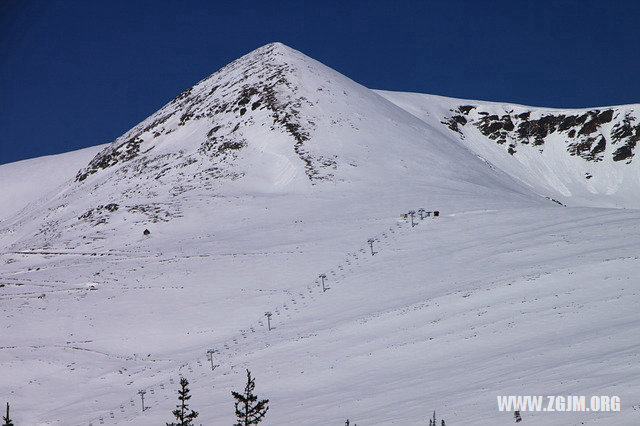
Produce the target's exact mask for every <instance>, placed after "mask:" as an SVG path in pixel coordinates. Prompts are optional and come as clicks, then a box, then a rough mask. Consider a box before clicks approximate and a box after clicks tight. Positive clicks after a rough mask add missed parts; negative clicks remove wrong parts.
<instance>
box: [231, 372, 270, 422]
mask: <svg viewBox="0 0 640 426" xmlns="http://www.w3.org/2000/svg"><path fill="white" fill-rule="evenodd" d="M255 387H256V381H255V379H253V378H252V377H251V372H250V371H249V370H247V385H246V386H245V388H244V393H238V392H231V395H233V397H234V398H235V400H236V403H235V405H236V417H237V418H238V423H236V424H234V425H233V426H249V425H257V424H258V423H260V422H261V421H262V419H263V418H264V416H265V414H267V411H268V410H269V407H268V406H267V404H268V403H269V400H268V399H263V400H260V401H258V397H257V396H256V395H254V394H253V390H254V389H255Z"/></svg>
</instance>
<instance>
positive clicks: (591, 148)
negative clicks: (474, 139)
mask: <svg viewBox="0 0 640 426" xmlns="http://www.w3.org/2000/svg"><path fill="white" fill-rule="evenodd" d="M450 112H451V114H450V115H449V116H447V117H446V118H445V119H444V120H443V121H442V123H443V124H445V125H447V127H449V128H450V129H451V130H453V131H455V132H457V133H459V134H460V135H461V137H464V133H463V132H462V130H461V128H462V127H464V126H475V127H476V128H477V129H478V130H479V131H480V132H481V133H482V134H483V135H484V136H486V137H487V138H489V139H491V140H493V141H495V142H496V143H497V144H500V145H504V146H505V149H507V151H508V152H509V154H512V155H513V154H515V153H516V152H517V151H518V149H519V148H520V147H521V146H522V145H530V146H535V147H537V149H538V150H539V151H543V150H544V147H545V143H548V141H549V136H550V135H553V134H555V135H557V136H558V137H560V138H561V139H562V141H563V142H564V144H565V145H566V151H567V153H568V154H569V155H572V156H578V157H580V158H582V159H584V160H585V161H594V162H597V161H602V160H603V159H604V158H605V151H607V152H608V155H609V156H610V157H611V158H612V159H613V161H623V162H625V163H626V164H630V163H631V161H632V159H633V156H634V151H635V147H636V144H637V143H638V141H639V140H640V121H639V120H638V114H637V111H635V110H634V109H632V108H629V107H616V108H603V109H593V110H588V111H580V112H576V113H552V112H545V111H536V110H535V109H525V108H513V109H507V110H505V111H504V113H502V114H495V112H494V111H487V110H484V109H483V108H482V107H481V106H476V105H461V106H459V107H458V108H456V109H452V110H450ZM607 148H609V149H607Z"/></svg>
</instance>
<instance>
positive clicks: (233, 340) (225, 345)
mask: <svg viewBox="0 0 640 426" xmlns="http://www.w3.org/2000/svg"><path fill="white" fill-rule="evenodd" d="M420 210H424V209H419V210H418V213H419V212H420ZM415 213H416V212H414V214H415ZM424 213H427V214H428V215H427V216H425V217H434V218H435V217H438V216H439V213H440V212H439V211H430V212H427V211H424ZM431 213H433V216H431ZM421 220H423V219H421ZM407 222H408V221H405V222H397V223H396V226H397V227H400V228H401V227H402V223H407ZM413 226H415V225H413ZM413 226H412V227H413ZM387 232H391V233H393V234H394V236H399V235H398V234H396V232H395V231H394V227H393V226H391V227H389V229H388V231H387ZM382 237H383V238H387V237H391V235H385V234H384V233H383V234H382ZM369 241H372V242H373V243H376V242H380V240H379V239H378V238H376V237H374V238H370V239H369V240H367V242H368V243H369ZM370 244H371V243H370ZM385 245H388V244H385ZM398 250H399V249H395V250H393V249H392V251H398ZM365 252H366V250H364V249H359V250H357V251H355V252H348V253H347V254H346V256H353V257H354V258H355V260H357V261H358V263H359V262H360V261H361V259H360V258H359V255H358V253H365ZM375 253H377V252H374V254H375ZM349 266H351V265H349ZM339 269H341V272H342V275H340V278H344V277H346V274H345V273H344V268H339ZM350 271H351V269H350ZM330 273H332V274H333V275H334V276H335V271H331V272H330ZM321 275H325V278H326V274H321ZM319 277H320V276H319ZM314 284H315V285H316V286H317V284H318V279H315V280H314ZM314 284H312V285H311V286H307V289H309V291H310V292H313V288H314ZM327 289H329V288H327ZM293 290H294V289H291V290H288V291H287V292H288V293H290V292H291V291H293ZM325 291H326V290H325ZM323 293H324V291H323ZM292 300H294V299H292ZM313 300H315V299H313ZM294 303H295V300H294ZM302 304H303V305H304V306H307V305H308V304H309V303H308V302H303V303H302ZM281 307H282V308H284V309H285V310H289V308H288V307H287V305H286V304H284V305H281V306H279V307H277V308H276V309H275V310H274V312H275V314H276V315H277V316H279V315H280V311H279V309H280V308H281ZM294 311H295V312H299V309H298V308H295V309H294ZM266 314H269V316H268V317H267V322H268V329H269V331H272V330H275V327H271V324H270V319H271V317H272V316H273V313H272V312H270V311H269V312H267V313H265V316H266ZM287 318H291V316H290V315H287ZM254 324H257V325H254V326H251V327H249V329H250V330H251V332H252V333H255V329H254V328H255V327H260V326H264V322H263V321H262V320H258V321H257V322H256V323H254ZM244 332H246V330H244V331H243V330H241V331H240V333H241V335H242V336H243V338H245V339H246V338H247V335H246V334H244ZM232 343H233V345H234V346H235V347H234V349H232V348H231V346H230V345H231V344H232ZM220 345H221V346H222V347H223V348H224V350H222V349H216V350H215V352H216V353H217V354H219V355H225V356H226V357H227V358H228V359H232V358H233V356H234V355H233V354H237V353H239V349H238V346H239V342H238V338H237V336H236V337H233V338H230V339H229V340H226V341H223V342H222V343H221V344H220ZM266 345H267V347H268V346H270V344H269V343H266ZM210 350H212V349H209V350H207V355H209V351H210ZM231 350H233V353H231V352H229V351H231ZM212 355H213V354H211V356H212ZM201 359H202V358H200V357H197V358H195V359H192V360H191V361H190V362H189V361H188V362H187V363H185V364H183V365H181V366H180V367H179V369H178V371H182V369H183V368H185V367H186V368H188V369H189V371H190V372H191V373H193V370H192V366H191V363H192V362H194V361H195V362H196V363H197V364H198V365H199V366H201V367H203V365H202V362H201ZM211 360H212V358H211V357H210V358H209V359H208V360H207V361H210V362H211V363H212V365H213V367H212V370H213V371H215V370H216V369H217V368H218V367H221V366H222V365H221V364H213V362H212V361H211ZM234 367H235V365H230V371H229V372H227V373H223V374H222V375H225V376H226V375H228V374H229V373H230V372H233V371H234ZM158 373H160V371H158ZM197 381H198V379H197V378H193V380H192V382H194V383H195V382H197ZM169 382H170V383H172V384H173V378H170V379H169ZM160 388H161V389H162V391H165V392H166V391H167V389H165V387H164V383H160ZM147 389H151V390H153V386H151V387H149V388H147ZM140 392H144V393H143V394H140ZM150 393H151V394H152V395H155V391H150ZM138 394H140V395H141V398H144V394H146V390H144V389H141V390H140V391H138ZM165 399H167V398H166V397H165ZM130 401H133V399H131V400H130ZM154 401H155V402H157V398H156V400H154ZM122 405H126V404H121V405H119V406H118V409H120V411H122V409H121V407H122ZM150 408H151V407H144V410H148V409H150ZM116 410H117V409H114V410H113V411H116ZM106 412H108V413H110V411H106ZM110 414H111V413H110ZM111 418H112V419H113V418H114V417H111ZM93 421H100V422H101V423H104V421H105V419H104V415H103V416H100V417H96V418H95V419H94V420H93Z"/></svg>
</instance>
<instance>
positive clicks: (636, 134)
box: [378, 91, 640, 208]
mask: <svg viewBox="0 0 640 426" xmlns="http://www.w3.org/2000/svg"><path fill="white" fill-rule="evenodd" d="M378 93H379V94H381V95H382V96H384V97H385V98H387V99H389V100H390V101H392V102H394V103H396V104H397V105H398V106H400V107H402V108H404V109H405V110H407V111H409V112H411V113H412V114H414V115H415V116H417V117H418V118H421V119H423V120H425V121H427V122H434V121H439V122H440V123H442V124H443V125H446V126H447V127H448V128H449V129H450V130H451V132H452V133H454V134H456V135H457V136H458V137H459V138H460V140H461V141H462V143H463V144H464V145H465V146H467V147H469V148H470V149H471V150H473V151H474V152H476V153H477V154H478V155H481V156H482V157H483V158H485V159H487V160H488V161H489V162H490V163H491V164H493V165H494V166H495V167H497V168H499V169H500V170H503V171H505V172H507V173H508V174H509V175H511V176H513V177H515V178H517V179H518V180H520V181H522V182H524V183H525V184H526V185H528V186H529V187H531V189H532V190H533V191H535V192H537V193H541V194H548V195H550V196H552V197H554V198H555V199H558V200H561V201H562V202H563V203H566V204H570V205H589V206H608V207H633V208H638V207H640V204H638V202H639V200H640V198H639V197H638V193H639V190H640V166H639V165H638V163H639V162H638V160H637V159H635V160H634V155H635V148H636V144H637V143H638V141H639V140H640V105H622V106H614V107H599V108H586V109H573V110H572V109H551V108H535V107H527V106H523V105H513V104H500V103H494V102H482V101H466V100H461V99H450V98H443V97H439V96H433V95H423V94H418V93H397V92H386V91H378Z"/></svg>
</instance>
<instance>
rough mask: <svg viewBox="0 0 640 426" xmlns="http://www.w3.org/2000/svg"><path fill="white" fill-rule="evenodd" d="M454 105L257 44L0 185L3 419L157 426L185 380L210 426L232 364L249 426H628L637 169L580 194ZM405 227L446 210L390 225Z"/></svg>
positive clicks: (224, 418)
mask: <svg viewBox="0 0 640 426" xmlns="http://www.w3.org/2000/svg"><path fill="white" fill-rule="evenodd" d="M252 88H253V89H255V90H252ZM470 102H475V101H460V100H455V99H448V98H441V97H435V96H429V95H419V94H402V93H394V92H382V91H372V90H370V89H367V88H365V87H363V86H361V85H359V84H357V83H355V82H354V81H352V80H350V79H348V78H346V77H344V76H342V75H341V74H339V73H337V72H336V71H334V70H331V69H329V68H327V67H326V66H324V65H322V64H320V63H319V62H317V61H314V60H313V59H311V58H308V57H306V56H304V55H303V54H301V53H300V52H297V51H295V50H293V49H290V48H288V47H286V46H284V45H282V44H279V43H274V44H270V45H267V46H264V47H262V48H260V49H258V50H256V51H254V52H251V53H249V54H248V55H246V56H244V57H242V58H240V59H239V60H237V61H236V62H234V63H232V64H230V65H228V66H227V67H225V68H223V69H221V70H220V71H218V72H217V73H215V74H213V75H212V76H210V77H208V78H206V79H204V80H202V81H201V82H199V83H198V84H197V85H196V86H194V87H193V88H192V89H190V90H188V91H186V92H185V93H184V94H183V95H180V96H179V97H178V98H177V99H176V100H174V101H172V102H171V103H169V104H167V106H165V107H164V108H163V109H161V110H160V111H158V112H157V113H156V114H154V115H152V116H151V117H150V118H149V119H147V120H145V121H144V122H142V123H141V124H140V125H138V126H136V127H135V128H134V129H132V130H131V131H130V132H128V133H127V134H125V135H123V136H122V137H121V138H119V139H118V140H116V141H115V142H114V143H113V144H112V145H110V146H109V147H106V148H104V147H103V148H101V154H99V155H98V156H97V157H96V158H95V159H94V160H92V161H91V162H89V159H90V157H91V155H88V154H89V153H91V154H93V153H95V151H93V152H90V150H89V151H87V152H85V153H83V154H82V155H85V154H87V156H85V157H83V158H80V156H81V154H80V153H78V152H76V153H69V154H65V155H62V156H56V157H54V159H55V162H53V160H51V161H50V160H48V159H35V160H29V161H27V162H19V163H13V164H9V165H4V166H0V178H2V183H0V184H2V185H4V186H2V189H3V190H2V192H0V204H2V205H4V204H6V203H12V204H16V206H15V208H14V209H13V210H3V211H2V215H0V218H1V219H3V220H2V222H0V247H1V249H0V250H1V253H0V315H1V317H0V318H2V322H1V323H0V324H1V329H2V334H1V335H0V336H1V339H2V340H1V341H0V368H1V371H2V380H0V395H2V397H4V398H2V400H0V403H1V402H3V401H4V400H5V399H6V400H8V401H9V402H10V403H11V407H12V413H13V417H14V420H15V421H16V424H18V425H23V424H25V425H87V424H91V425H99V424H132V425H157V424H164V423H165V422H170V421H172V420H173V418H172V416H171V410H172V409H174V406H175V405H176V403H177V386H178V385H177V383H178V381H179V377H180V376H181V375H182V376H184V377H186V378H187V379H188V380H189V381H190V388H191V391H192V394H193V397H192V399H191V400H190V403H191V404H192V407H193V408H195V409H196V410H197V411H199V412H200V416H199V417H198V418H197V421H196V424H203V425H228V424H232V423H233V421H234V414H233V413H234V407H233V399H232V398H231V394H230V392H231V390H239V389H241V388H242V387H243V386H244V381H245V369H247V368H248V369H250V370H251V372H252V374H253V375H254V376H255V377H256V392H257V394H258V395H259V396H260V397H265V398H269V400H270V403H269V406H270V410H269V412H268V413H267V417H266V420H265V422H264V424H265V425H331V424H334V425H340V424H344V422H345V420H346V419H347V418H348V419H350V421H351V422H352V423H354V422H355V423H357V424H358V425H417V424H428V420H427V419H428V418H429V417H430V415H431V413H432V411H433V410H435V411H436V413H437V415H438V418H444V419H445V420H446V422H447V425H487V424H511V423H512V422H513V418H512V417H513V413H511V412H506V413H503V412H499V411H498V407H497V403H496V396H497V395H510V394H523V395H587V397H589V396H591V395H617V396H620V398H621V402H622V403H621V411H620V412H597V413H594V412H590V413H586V412H584V413H543V412H540V413H531V412H525V413H522V415H523V424H527V425H578V424H586V425H613V424H615V425H636V424H640V387H639V386H638V380H639V379H640V377H639V376H640V370H639V368H638V365H639V363H638V361H639V359H638V357H639V349H640V348H639V341H638V336H639V335H640V334H639V332H640V311H639V310H638V308H637V307H638V305H639V303H640V292H639V289H638V277H639V276H640V259H639V257H638V253H639V250H640V225H639V223H640V221H639V219H640V211H639V210H637V209H636V208H637V207H638V205H640V203H639V201H640V198H639V197H638V179H637V178H638V167H637V161H636V162H634V161H631V162H630V163H629V164H626V163H620V162H618V163H613V162H607V161H602V162H600V163H597V166H598V167H600V165H601V164H602V167H603V170H602V171H601V173H600V175H602V176H603V177H601V178H600V177H599V178H598V179H602V182H605V181H607V180H609V181H613V180H614V179H615V176H620V180H621V182H622V183H621V184H620V185H618V186H616V187H615V189H612V190H611V191H606V190H601V189H600V188H599V187H597V188H596V190H594V191H591V190H590V189H589V187H587V186H586V184H585V182H584V179H582V180H580V179H577V178H575V179H574V175H573V173H574V172H573V171H572V170H573V168H574V167H583V166H582V165H580V163H578V162H577V160H578V159H575V160H576V162H574V159H573V158H570V159H568V160H567V158H566V157H567V156H565V155H564V154H566V153H565V152H561V151H560V150H554V148H549V149H548V150H545V152H544V156H542V157H541V158H537V157H534V156H533V153H529V154H523V155H522V156H521V157H520V158H518V156H517V155H516V156H511V155H509V154H506V156H505V155H503V154H504V153H503V152H502V151H498V150H495V149H494V146H495V142H493V141H489V140H488V139H486V138H484V139H483V136H482V135H480V134H473V131H469V132H468V133H466V134H465V136H466V137H465V138H464V139H461V138H459V137H458V135H457V134H454V133H453V132H452V131H451V130H449V129H448V128H447V127H446V126H444V125H443V124H442V123H441V121H442V119H443V118H444V117H445V116H446V115H447V112H448V111H449V109H451V108H453V107H454V106H458V105H461V104H463V103H470ZM256 103H257V104H256ZM485 104H486V105H489V104H488V103H485ZM254 105H255V107H254ZM491 105H493V106H491V107H493V108H505V106H504V105H502V104H491ZM514 107H516V106H514ZM243 108H244V111H242V109H243ZM214 129H216V130H214ZM472 130H473V129H472ZM465 131H466V130H465ZM523 157H524V158H525V159H523ZM79 160H82V161H79ZM38 162H42V164H45V163H46V167H47V168H49V167H51V171H50V172H49V171H47V172H46V173H47V175H51V176H57V177H56V179H57V180H56V179H52V181H51V182H50V183H47V185H51V186H49V187H44V186H43V187H42V188H40V186H41V180H42V179H43V177H42V174H41V170H39V168H38V167H37V165H38ZM78 162H79V163H82V164H79V163H78ZM523 164H526V167H525V166H523ZM32 165H33V166H35V169H33V170H31V167H32ZM56 165H57V166H56ZM71 166H73V167H74V168H75V169H76V170H74V173H75V172H78V174H77V179H76V180H75V181H74V180H73V179H69V176H68V172H69V169H70V168H71ZM47 170H49V169H47ZM582 171H583V170H582V169H580V170H578V171H577V172H575V173H576V175H575V176H578V175H579V174H580V173H582ZM18 175H19V176H21V178H20V182H21V186H22V187H23V188H26V190H25V191H30V192H28V193H27V192H25V194H26V195H25V198H24V199H23V200H22V201H20V202H19V203H18V202H15V203H14V202H13V200H16V199H17V198H15V197H16V193H17V192H16V191H13V190H7V189H5V188H7V187H8V186H7V185H5V182H9V181H10V180H11V179H13V181H12V182H17V178H16V176H18ZM58 176H59V177H60V178H58ZM607 176H608V177H607ZM595 178H596V174H594V179H595ZM5 179H7V180H5ZM598 182H600V181H598ZM599 184H600V183H598V185H599ZM603 184H604V183H603ZM15 185H16V184H11V185H10V187H11V188H17V187H16V186H15ZM581 185H582V186H581ZM594 185H595V184H594ZM583 186H584V188H583ZM36 188H37V189H36ZM563 188H566V189H567V191H568V192H569V193H570V195H566V194H567V192H564V194H565V195H564V198H562V202H564V203H565V204H567V207H562V206H560V205H558V204H557V203H554V202H552V201H550V200H548V199H546V198H545V197H551V198H556V199H558V198H560V195H562V193H563V190H564V189H563ZM40 190H42V192H36V191H40ZM18 192H19V191H18ZM559 194H560V195H559ZM36 198H37V199H36ZM27 203H28V205H27ZM17 204H20V205H19V206H18V205H17ZM25 206H26V207H25ZM18 207H20V209H19V210H20V211H18ZM23 207H24V208H23ZM613 207H616V208H613ZM420 208H424V209H425V210H427V211H433V210H439V211H440V212H441V214H440V216H439V217H437V218H434V217H428V218H427V217H425V218H424V219H420V218H419V217H418V214H416V215H415V218H414V221H415V223H416V226H411V223H410V219H407V218H402V217H401V214H403V213H407V212H408V211H409V210H418V209H420ZM145 229H148V230H149V231H150V232H151V234H150V235H148V236H145V235H143V230H145ZM369 238H374V239H375V242H374V245H373V247H374V250H375V251H376V254H375V255H374V256H372V255H371V252H370V247H369V245H368V244H367V240H368V239H369ZM323 273H324V274H326V275H327V282H326V284H327V286H328V287H329V289H328V290H327V291H325V292H323V291H322V288H321V286H320V282H319V279H318V275H319V274H323ZM267 311H269V312H272V313H273V317H272V323H273V326H274V329H273V330H271V331H268V330H267V327H266V322H265V316H264V313H265V312H267ZM210 348H211V349H215V350H216V351H217V352H216V354H215V356H214V362H215V363H216V364H219V367H217V368H216V369H215V370H214V371H212V370H211V364H210V361H209V360H208V358H207V356H206V351H207V350H208V349H210ZM139 390H145V391H146V394H145V404H146V405H147V407H148V409H147V410H145V411H144V412H142V410H141V407H140V397H139V395H138V394H137V393H138V391H139Z"/></svg>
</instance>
